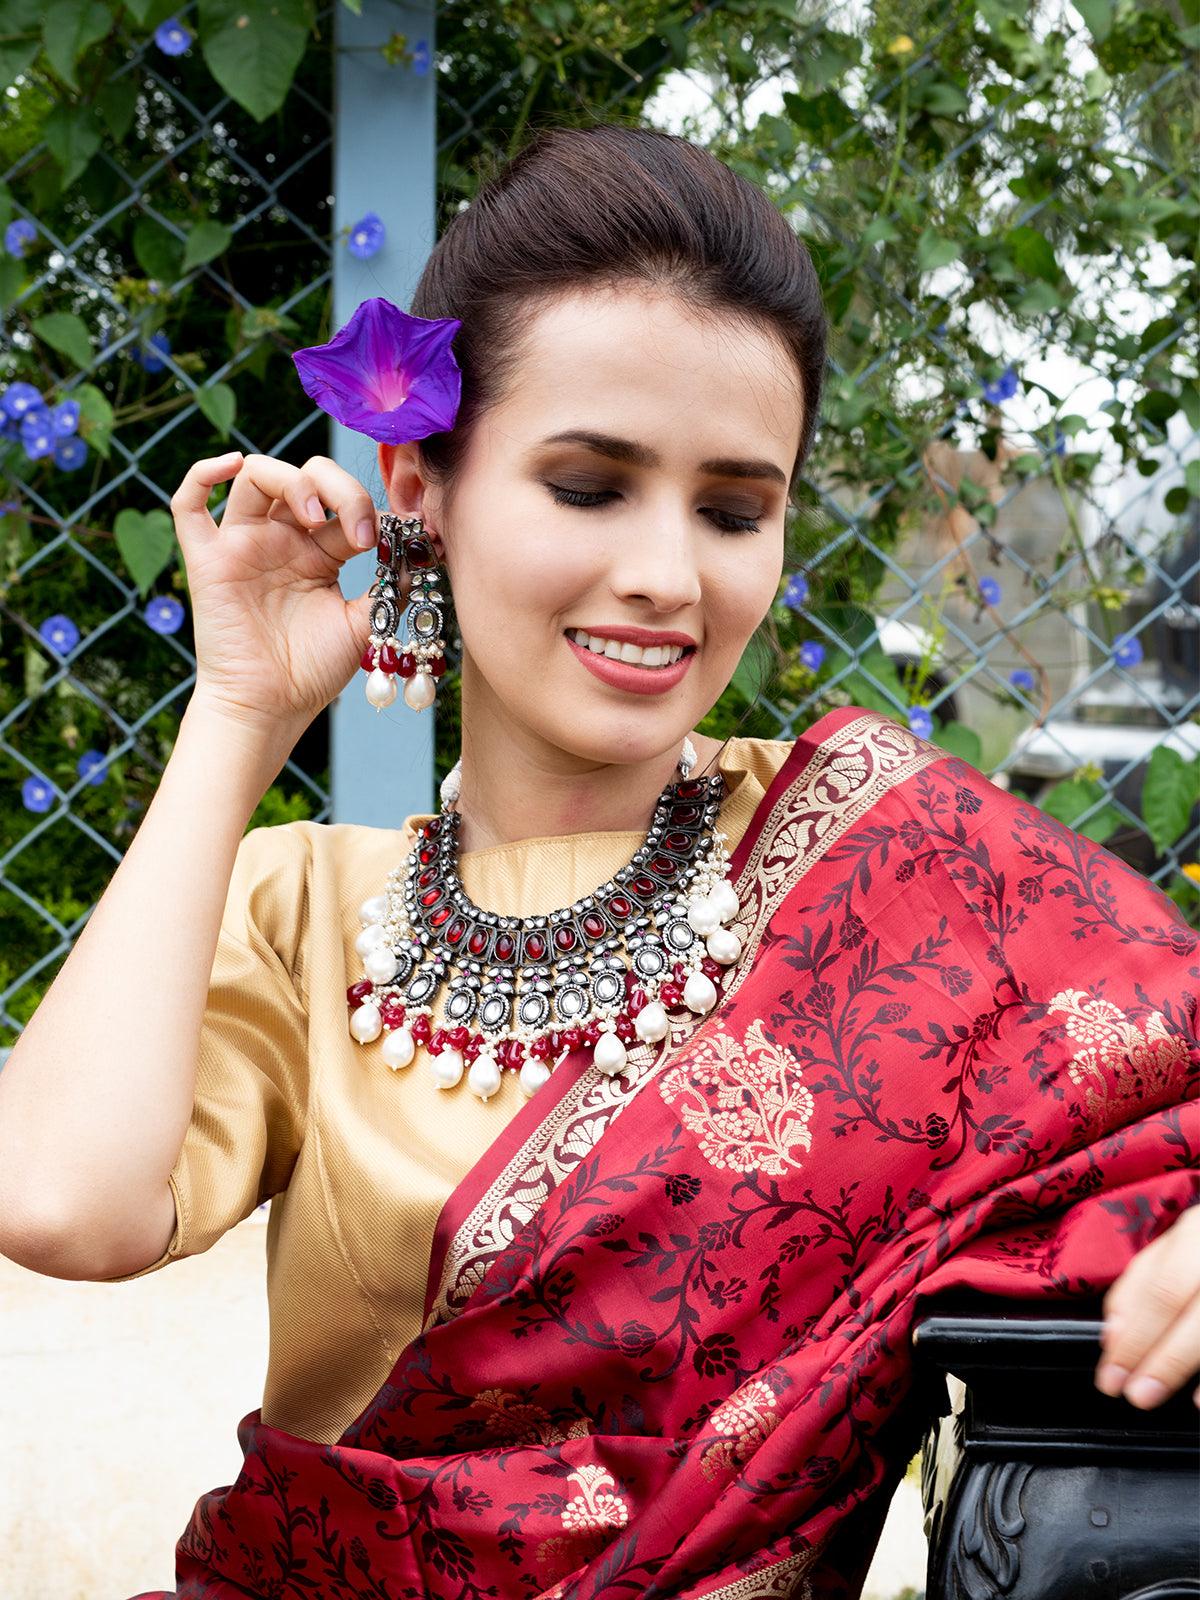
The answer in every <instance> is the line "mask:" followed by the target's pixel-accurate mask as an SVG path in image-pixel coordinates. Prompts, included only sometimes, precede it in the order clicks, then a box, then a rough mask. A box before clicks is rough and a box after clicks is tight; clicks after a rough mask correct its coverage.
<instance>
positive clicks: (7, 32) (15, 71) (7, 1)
mask: <svg viewBox="0 0 1200 1600" xmlns="http://www.w3.org/2000/svg"><path fill="white" fill-rule="evenodd" d="M41 22H42V8H41V4H40V0H0V36H3V38H4V39H5V40H6V41H7V42H6V43H4V44H0V91H3V90H5V89H7V88H8V87H9V85H10V84H11V83H12V82H13V81H14V79H16V78H17V77H19V76H20V74H21V73H22V72H24V71H25V69H26V67H28V66H30V65H31V64H32V62H33V59H34V57H35V56H36V55H37V53H38V51H39V50H40V49H41V48H42V40H41ZM22 34H31V35H32V37H31V38H29V39H24V38H21V37H20V35H22ZM11 110H12V108H11V107H10V108H9V111H10V114H11Z"/></svg>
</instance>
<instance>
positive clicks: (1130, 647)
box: [1112, 633, 1144, 667]
mask: <svg viewBox="0 0 1200 1600" xmlns="http://www.w3.org/2000/svg"><path fill="white" fill-rule="evenodd" d="M1143 655H1144V651H1143V650H1142V641H1141V640H1140V639H1139V638H1138V636H1137V634H1136V633H1119V634H1118V635H1117V637H1116V638H1115V639H1114V640H1113V642H1112V658H1113V660H1114V661H1115V662H1116V663H1117V665H1118V666H1119V667H1136V666H1137V664H1138V662H1139V661H1141V659H1142V657H1143Z"/></svg>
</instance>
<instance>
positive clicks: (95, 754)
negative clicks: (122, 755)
mask: <svg viewBox="0 0 1200 1600" xmlns="http://www.w3.org/2000/svg"><path fill="white" fill-rule="evenodd" d="M75 770H76V772H77V773H78V774H79V776H80V777H81V778H86V780H87V781H88V783H90V784H92V785H95V784H98V783H103V782H104V780H105V778H107V777H108V758H107V757H106V756H105V754H104V751H103V750H85V751H84V752H83V754H82V755H81V756H80V758H79V760H78V761H77V762H76V763H75Z"/></svg>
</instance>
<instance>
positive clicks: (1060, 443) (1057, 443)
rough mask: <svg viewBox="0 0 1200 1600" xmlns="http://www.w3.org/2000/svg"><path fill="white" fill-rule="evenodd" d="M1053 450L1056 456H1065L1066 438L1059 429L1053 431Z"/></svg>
mask: <svg viewBox="0 0 1200 1600" xmlns="http://www.w3.org/2000/svg"><path fill="white" fill-rule="evenodd" d="M1053 448H1054V454H1055V455H1056V456H1065V455H1066V453H1067V436H1066V434H1065V433H1064V432H1063V431H1062V429H1061V428H1055V430H1054V446H1053Z"/></svg>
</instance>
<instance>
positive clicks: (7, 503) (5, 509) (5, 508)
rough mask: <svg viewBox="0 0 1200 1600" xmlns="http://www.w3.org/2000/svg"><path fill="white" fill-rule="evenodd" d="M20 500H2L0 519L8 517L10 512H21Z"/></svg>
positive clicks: (0, 503)
mask: <svg viewBox="0 0 1200 1600" xmlns="http://www.w3.org/2000/svg"><path fill="white" fill-rule="evenodd" d="M20 509H21V502H20V501H19V500H0V517H6V516H7V515H8V513H9V512H10V511H20Z"/></svg>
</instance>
